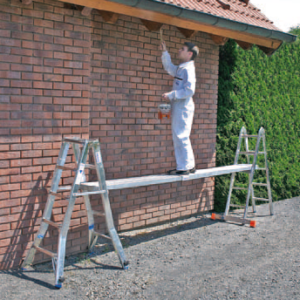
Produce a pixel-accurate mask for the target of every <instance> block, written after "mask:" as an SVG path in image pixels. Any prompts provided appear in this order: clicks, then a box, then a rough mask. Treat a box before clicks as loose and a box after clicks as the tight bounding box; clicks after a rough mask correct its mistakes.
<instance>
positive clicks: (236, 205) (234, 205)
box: [230, 204, 246, 208]
mask: <svg viewBox="0 0 300 300" xmlns="http://www.w3.org/2000/svg"><path fill="white" fill-rule="evenodd" d="M230 206H231V207H242V208H245V207H246V206H245V205H238V204H230Z"/></svg>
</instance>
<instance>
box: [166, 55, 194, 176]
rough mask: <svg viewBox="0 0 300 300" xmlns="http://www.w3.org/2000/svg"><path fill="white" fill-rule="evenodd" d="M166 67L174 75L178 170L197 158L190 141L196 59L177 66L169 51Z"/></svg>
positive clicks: (190, 167) (173, 121) (172, 101)
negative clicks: (173, 62) (172, 60)
mask: <svg viewBox="0 0 300 300" xmlns="http://www.w3.org/2000/svg"><path fill="white" fill-rule="evenodd" d="M162 63H163V66H164V69H165V70H166V71H167V72H168V73H169V74H170V75H171V76H173V77H174V82H173V90H172V91H171V92H170V93H168V94H167V95H168V98H169V99H170V101H171V107H172V135H173V144H174V151H175V158H176V165H177V167H176V169H177V170H178V171H185V170H190V169H192V168H194V167H195V158H194V153H193V149H192V145H191V142H190V134H191V129H192V124H193V117H194V110H195V105H194V101H193V98H192V97H193V95H194V93H195V85H196V74H195V65H194V61H189V62H186V63H182V64H180V65H179V66H175V65H173V64H172V62H171V57H170V55H169V53H168V52H167V51H164V52H163V54H162Z"/></svg>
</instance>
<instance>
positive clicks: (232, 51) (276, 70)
mask: <svg viewBox="0 0 300 300" xmlns="http://www.w3.org/2000/svg"><path fill="white" fill-rule="evenodd" d="M299 31H300V29H299V28H294V29H293V33H294V34H299ZM219 75H220V79H219V99H218V128H217V166H225V165H230V164H233V161H234V155H235V150H236V147H237V141H238V135H239V131H240V129H241V127H242V126H245V127H246V128H247V131H248V133H250V134H256V133H257V132H258V130H259V128H260V127H261V126H263V127H264V128H265V130H266V140H267V150H268V162H269V168H270V179H271V186H272V196H273V200H274V201H277V200H281V199H287V198H290V197H294V196H299V195H300V43H299V40H297V41H296V42H295V43H292V44H283V45H282V47H281V48H280V49H279V50H278V51H277V52H276V53H275V54H273V55H272V56H271V57H268V56H267V55H265V54H264V53H263V52H262V51H261V50H260V49H258V48H257V47H255V46H254V47H253V48H252V49H251V50H248V51H245V50H243V49H241V48H240V47H238V46H237V44H236V43H235V42H234V41H232V40H230V41H228V42H227V43H226V45H225V46H223V47H221V49H220V68H219ZM251 146H252V148H253V147H254V144H253V143H252V145H251ZM253 149H254V148H253ZM240 162H246V161H245V160H244V161H242V160H241V161H240ZM237 179H238V180H239V181H240V182H243V183H244V184H246V182H247V177H246V176H245V175H244V174H238V178H237ZM256 180H258V181H261V182H262V181H263V173H261V174H258V177H257V178H256ZM229 182H230V176H221V177H216V191H215V210H216V211H224V208H225V204H226V198H227V193H228V190H229ZM263 189H264V188H262V189H261V190H258V193H256V196H261V197H264V196H266V189H264V190H263ZM245 198H246V192H244V191H238V192H235V195H234V202H235V203H244V202H245Z"/></svg>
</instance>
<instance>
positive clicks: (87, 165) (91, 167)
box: [85, 164, 96, 169]
mask: <svg viewBox="0 0 300 300" xmlns="http://www.w3.org/2000/svg"><path fill="white" fill-rule="evenodd" d="M85 167H86V168H87V169H96V166H95V165H91V164H85Z"/></svg>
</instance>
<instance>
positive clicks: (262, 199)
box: [253, 197, 271, 202]
mask: <svg viewBox="0 0 300 300" xmlns="http://www.w3.org/2000/svg"><path fill="white" fill-rule="evenodd" d="M253 200H258V201H267V202H270V201H271V200H270V199H265V198H257V197H253Z"/></svg>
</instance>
